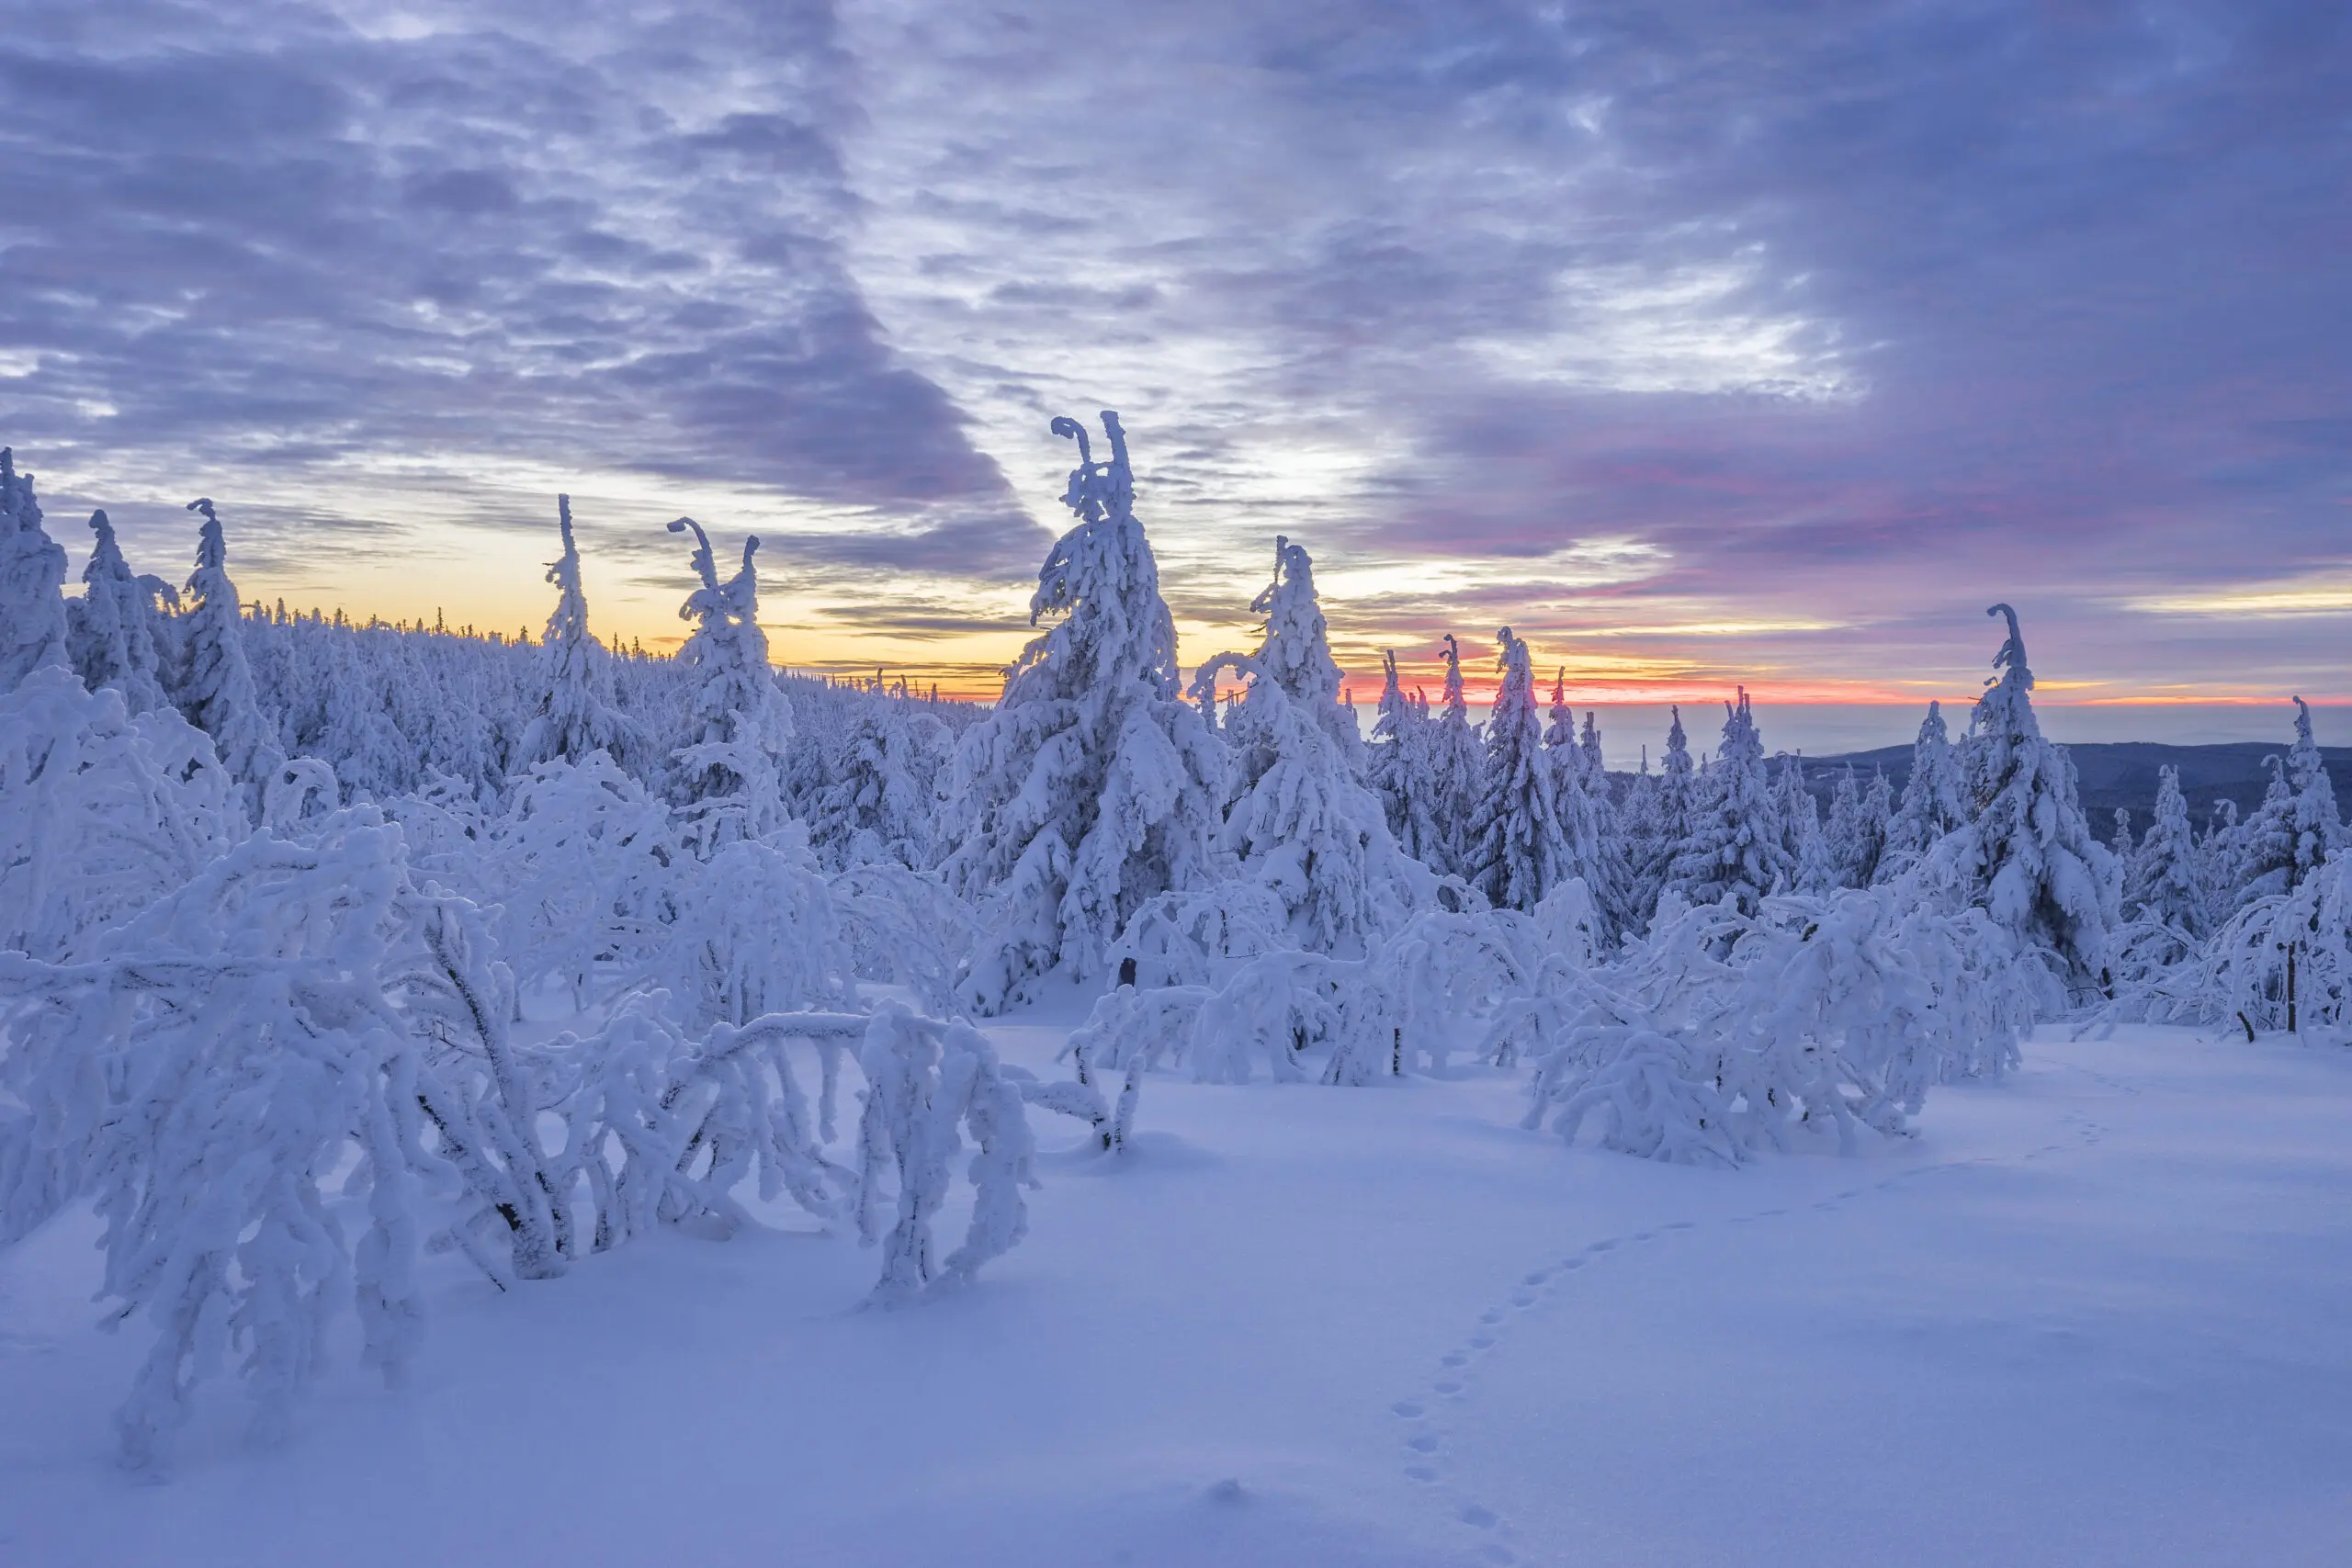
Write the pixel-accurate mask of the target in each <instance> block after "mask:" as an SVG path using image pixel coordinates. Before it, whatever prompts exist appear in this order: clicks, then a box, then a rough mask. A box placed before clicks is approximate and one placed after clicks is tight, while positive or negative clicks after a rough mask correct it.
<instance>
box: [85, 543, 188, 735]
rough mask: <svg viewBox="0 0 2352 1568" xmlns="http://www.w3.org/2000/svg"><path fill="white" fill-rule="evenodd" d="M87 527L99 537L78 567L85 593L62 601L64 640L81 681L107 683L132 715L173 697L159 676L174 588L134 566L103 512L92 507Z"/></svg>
mask: <svg viewBox="0 0 2352 1568" xmlns="http://www.w3.org/2000/svg"><path fill="white" fill-rule="evenodd" d="M90 532H91V533H92V534H93V535H95V536H96V542H95V543H94V544H93V545H92V546H91V548H90V561H89V564H88V565H87V566H85V567H84V568H83V569H82V596H81V597H80V598H79V599H75V600H73V601H71V602H69V603H68V604H66V606H65V608H66V620H67V623H68V625H67V627H66V633H65V644H66V648H67V649H68V650H69V651H70V652H71V653H72V654H73V659H74V670H75V671H77V672H79V673H80V675H81V677H82V683H83V684H84V685H85V686H87V687H89V688H90V689H91V690H92V691H94V692H95V691H96V690H97V689H98V688H99V687H101V686H112V687H113V688H114V689H115V690H117V691H119V692H120V693H121V694H122V700H123V704H124V705H125V706H127V707H128V708H130V711H131V713H132V714H133V715H134V716H135V715H138V714H142V713H153V711H154V710H156V709H157V708H160V707H162V706H164V705H165V704H166V703H167V702H169V701H170V699H169V698H168V697H167V696H165V695H164V681H165V680H166V679H167V678H168V674H169V671H170V670H171V667H172V664H173V654H174V648H175V643H174V639H173V636H172V623H171V621H170V619H169V618H168V617H167V616H166V615H164V613H163V611H164V606H166V605H168V606H170V607H172V608H175V609H176V608H177V607H178V604H179V591H178V590H177V589H175V588H174V587H172V586H171V585H170V584H169V583H167V582H165V581H163V580H162V579H161V578H157V577H140V576H136V575H134V574H133V573H132V571H131V570H130V562H129V561H127V560H125V559H123V558H122V547H121V546H120V545H119V544H118V543H117V542H116V541H115V536H114V525H113V524H112V523H111V522H109V521H108V520H107V514H106V513H103V512H93V513H90Z"/></svg>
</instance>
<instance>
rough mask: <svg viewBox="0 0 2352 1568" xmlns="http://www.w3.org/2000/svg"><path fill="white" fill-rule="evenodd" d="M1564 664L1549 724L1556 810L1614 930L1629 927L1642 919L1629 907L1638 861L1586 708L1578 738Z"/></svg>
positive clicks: (1556, 678) (1556, 676) (1555, 679)
mask: <svg viewBox="0 0 2352 1568" xmlns="http://www.w3.org/2000/svg"><path fill="white" fill-rule="evenodd" d="M1567 680H1568V672H1567V670H1566V667H1565V666H1562V667H1561V668H1559V669H1557V670H1555V671H1554V672H1553V676H1552V707H1551V713H1550V715H1549V721H1548V722H1547V723H1546V724H1545V725H1544V761H1545V762H1546V763H1548V764H1549V771H1550V775H1551V783H1552V790H1553V796H1554V799H1555V803H1556V804H1555V807H1554V813H1555V815H1556V816H1557V817H1558V818H1559V819H1560V831H1561V832H1562V833H1563V834H1564V835H1565V836H1566V840H1567V843H1568V849H1569V853H1570V857H1571V860H1572V863H1574V864H1575V865H1576V867H1577V873H1576V874H1577V875H1579V876H1582V877H1583V878H1584V882H1585V888H1586V891H1587V892H1588V893H1589V894H1590V896H1591V897H1592V899H1593V902H1594V904H1595V906H1596V907H1597V908H1600V911H1601V913H1602V915H1603V917H1604V919H1605V921H1606V923H1607V925H1608V926H1609V928H1610V929H1611V930H1612V931H1622V930H1626V929H1629V927H1630V926H1631V925H1632V924H1633V923H1634V921H1635V919H1637V917H1635V916H1634V915H1633V914H1632V913H1631V911H1630V910H1629V909H1628V908H1627V906H1628V904H1629V903H1630V902H1631V899H1632V897H1633V890H1634V880H1635V877H1634V858H1633V856H1632V855H1631V854H1630V853H1629V852H1628V848H1627V845H1626V842H1625V839H1624V834H1623V830H1622V829H1621V828H1620V826H1619V824H1618V821H1617V809H1616V806H1615V804H1614V803H1613V802H1612V801H1611V798H1610V794H1609V771H1608V768H1607V767H1606V766H1605V765H1604V764H1603V762H1602V761H1601V757H1600V725H1599V724H1598V723H1597V722H1596V721H1595V720H1594V718H1593V715H1592V710H1591V709H1589V708H1588V709H1586V710H1585V716H1584V733H1583V737H1582V739H1578V737H1577V727H1576V715H1575V714H1574V713H1573V712H1571V711H1570V709H1569V707H1568V700H1567Z"/></svg>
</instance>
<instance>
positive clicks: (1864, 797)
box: [1822, 763, 1889, 887]
mask: <svg viewBox="0 0 2352 1568" xmlns="http://www.w3.org/2000/svg"><path fill="white" fill-rule="evenodd" d="M1888 795H1889V792H1888V789H1887V784H1886V775H1885V774H1884V773H1872V774H1871V787H1870V789H1869V790H1868V791H1867V792H1866V791H1864V790H1863V788H1862V787H1861V783H1860V780H1859V779H1858V778H1857V777H1856V776H1855V773H1854V769H1853V765H1852V764H1851V763H1849V764H1848V765H1847V768H1846V771H1845V772H1844V773H1840V774H1839V775H1838V781H1837V783H1836V784H1834V785H1832V786H1831V790H1830V795H1829V818H1828V821H1827V822H1826V824H1825V825H1824V827H1823V829H1822V832H1823V836H1824V837H1825V839H1826V840H1827V842H1826V849H1827V852H1828V856H1829V863H1830V872H1831V876H1832V878H1833V881H1834V883H1835V885H1836V886H1839V887H1868V886H1870V885H1871V882H1872V881H1873V880H1875V879H1876V877H1877V875H1878V864H1879V860H1880V858H1881V857H1882V856H1883V855H1884V854H1885V852H1886V826H1887V818H1886V814H1887V810H1888V806H1889V799H1888Z"/></svg>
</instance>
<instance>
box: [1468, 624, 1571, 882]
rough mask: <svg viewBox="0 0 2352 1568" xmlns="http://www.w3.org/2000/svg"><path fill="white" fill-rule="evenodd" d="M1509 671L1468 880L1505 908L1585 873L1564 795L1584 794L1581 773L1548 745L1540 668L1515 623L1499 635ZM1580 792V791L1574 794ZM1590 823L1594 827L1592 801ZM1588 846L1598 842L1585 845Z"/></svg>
mask: <svg viewBox="0 0 2352 1568" xmlns="http://www.w3.org/2000/svg"><path fill="white" fill-rule="evenodd" d="M1495 641H1496V644H1497V645H1498V648H1499V649H1501V656H1500V657H1499V658H1498V660H1496V663H1497V666H1498V669H1499V670H1500V671H1501V672H1502V682H1501V684H1500V685H1499V686H1498V688H1497V690H1496V693H1495V706H1494V712H1493V713H1492V714H1491V715H1490V716H1488V717H1487V727H1486V742H1487V754H1486V760H1485V766H1484V770H1483V771H1484V773H1485V778H1484V782H1483V784H1482V785H1481V787H1480V788H1479V790H1478V791H1477V793H1476V809H1475V810H1474V812H1473V814H1472V816H1471V818H1470V823H1469V832H1468V835H1467V843H1468V852H1467V855H1466V862H1467V880H1468V881H1469V883H1470V885H1471V886H1474V887H1476V888H1477V889H1478V890H1479V891H1480V892H1482V893H1484V894H1485V895H1486V896H1487V902H1488V903H1490V904H1492V905H1494V906H1495V907H1496V908H1508V909H1532V908H1535V906H1536V905H1538V904H1540V903H1542V902H1543V901H1544V897H1546V896H1547V895H1548V894H1550V893H1551V892H1552V890H1553V889H1554V888H1555V887H1558V886H1560V885H1561V884H1563V883H1565V882H1566V881H1567V880H1568V879H1569V878H1570V877H1573V876H1577V875H1580V874H1582V873H1583V870H1584V866H1583V863H1582V862H1581V860H1580V858H1579V855H1578V848H1579V846H1577V845H1575V844H1573V843H1572V842H1571V841H1570V840H1569V837H1568V831H1567V829H1566V827H1565V826H1563V824H1562V823H1561V821H1560V817H1559V804H1560V801H1561V800H1562V798H1563V797H1564V796H1566V797H1567V798H1572V799H1575V800H1577V801H1578V802H1582V800H1583V789H1582V785H1581V784H1580V782H1579V781H1578V779H1577V774H1576V773H1574V772H1567V773H1565V784H1566V789H1565V790H1564V789H1563V770H1561V769H1560V768H1559V767H1558V766H1557V765H1556V764H1555V761H1553V759H1552V758H1551V757H1550V756H1549V755H1547V754H1546V752H1545V751H1544V730H1543V725H1542V722H1541V720H1539V719H1538V718H1537V716H1536V712H1535V675H1534V671H1532V669H1531V668H1530V667H1529V662H1528V652H1527V644H1526V643H1524V642H1523V641H1521V639H1520V638H1518V637H1514V636H1512V635H1511V629H1510V627H1509V626H1505V627H1503V628H1502V629H1501V630H1500V631H1498V632H1497V633H1496V634H1495ZM1567 791H1573V792H1574V794H1573V795H1567V794H1566V792H1567ZM1586 816H1587V820H1586V823H1585V827H1586V829H1587V830H1588V831H1589V830H1590V808H1589V806H1588V807H1587V808H1586ZM1583 848H1584V849H1586V850H1587V851H1589V848H1590V846H1589V845H1586V846H1583Z"/></svg>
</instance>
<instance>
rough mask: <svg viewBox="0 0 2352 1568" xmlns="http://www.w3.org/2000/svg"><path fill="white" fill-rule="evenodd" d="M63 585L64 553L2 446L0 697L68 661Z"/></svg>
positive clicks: (29, 484) (29, 481)
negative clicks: (47, 668) (47, 666)
mask: <svg viewBox="0 0 2352 1568" xmlns="http://www.w3.org/2000/svg"><path fill="white" fill-rule="evenodd" d="M64 586H65V551H64V549H63V547H61V546H60V545H59V544H58V543H57V542H56V541H55V540H53V539H51V537H50V536H49V534H48V532H47V531H46V530H45V529H43V528H42V527H41V525H40V502H38V501H37V500H35V499H34V497H33V477H32V475H30V474H20V473H18V472H17V455H16V454H15V453H14V452H12V451H11V450H9V449H8V448H7V447H6V446H0V695H6V694H7V693H10V692H13V691H15V690H16V689H17V684H18V682H22V681H23V680H24V678H25V677H26V676H28V675H29V674H31V673H32V672H33V671H36V670H38V669H40V667H41V666H42V665H44V664H63V663H65V662H67V660H66V653H65V596H64Z"/></svg>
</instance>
